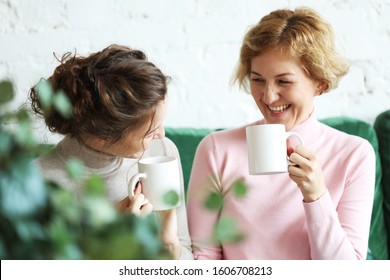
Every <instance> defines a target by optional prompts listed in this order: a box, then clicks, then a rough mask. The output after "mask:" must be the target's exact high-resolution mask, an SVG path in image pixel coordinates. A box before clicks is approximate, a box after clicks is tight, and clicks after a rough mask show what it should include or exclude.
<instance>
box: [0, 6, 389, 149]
mask: <svg viewBox="0 0 390 280" xmlns="http://www.w3.org/2000/svg"><path fill="white" fill-rule="evenodd" d="M301 5H308V6H311V7H312V8H314V9H316V10H317V11H319V12H320V13H321V14H322V15H323V16H324V17H325V18H327V19H328V20H329V21H330V22H331V23H332V25H333V27H334V29H335V32H336V40H337V47H338V49H339V51H340V52H341V53H343V54H344V55H345V56H347V58H349V59H350V60H351V61H352V62H353V64H352V68H351V71H350V73H349V74H348V75H347V76H346V77H345V78H344V79H343V80H342V82H341V83H340V86H339V88H338V89H337V90H334V91H333V92H331V93H329V94H325V95H323V96H321V97H319V98H317V99H316V107H317V115H318V117H319V118H323V117H328V116H340V115H346V116H351V117H357V118H360V119H362V120H365V121H367V122H370V123H372V122H373V121H374V119H375V117H376V116H377V115H378V114H379V113H380V112H382V111H384V110H387V109H390V74H389V72H390V16H389V15H390V0H370V1H366V0H332V1H325V0H320V1H312V0H310V1H309V0H307V1H293V0H292V1H287V0H285V1H283V0H272V1H264V0H263V1H261V0H186V1H180V0H164V1H158V0H107V1H103V0H95V1H92V0H91V1H87V0H35V1H27V0H0V79H1V80H2V79H6V78H8V79H12V80H13V81H14V82H15V85H16V91H17V100H15V103H14V104H13V105H14V107H16V106H19V105H21V104H23V103H24V102H25V101H26V98H27V92H28V89H29V87H30V86H32V85H33V84H34V83H36V82H37V81H38V80H39V78H40V77H47V76H48V75H50V74H51V72H52V71H53V69H54V68H55V66H57V62H56V60H55V59H54V58H53V55H52V54H53V52H55V53H57V54H59V55H61V54H62V53H64V52H66V51H72V50H74V49H77V51H78V52H79V53H80V54H83V55H85V54H88V53H90V52H93V51H97V50H99V49H101V48H103V47H105V46H107V45H108V44H111V43H119V44H125V45H129V46H132V47H136V48H140V49H143V50H145V51H146V52H147V54H148V56H149V58H150V60H151V61H153V62H155V63H156V64H157V65H158V66H160V68H161V69H162V70H163V71H164V72H165V73H166V74H168V75H170V76H172V78H173V80H172V82H171V84H170V107H169V113H168V116H167V120H166V126H171V127H202V128H204V127H207V128H220V127H232V126H238V125H242V124H245V123H247V122H251V121H254V120H256V119H258V118H260V117H261V115H260V113H259V112H258V110H257V108H256V107H255V105H254V103H253V102H252V100H251V97H250V96H248V95H246V94H244V93H242V92H239V90H238V88H237V87H236V86H234V87H230V86H229V79H230V77H231V75H232V72H233V69H234V67H235V64H236V61H237V59H238V53H239V48H240V44H241V39H242V37H243V35H244V33H245V32H246V30H247V28H248V26H249V25H252V24H254V23H255V22H257V21H258V20H259V19H260V18H261V17H262V16H264V15H265V14H267V13H269V12H270V11H271V10H273V9H276V8H283V7H289V8H295V7H297V6H301ZM37 127H39V124H37ZM43 132H44V133H40V134H39V135H40V137H42V139H48V141H56V139H57V138H56V137H53V136H52V135H50V134H49V133H48V132H46V131H45V130H43Z"/></svg>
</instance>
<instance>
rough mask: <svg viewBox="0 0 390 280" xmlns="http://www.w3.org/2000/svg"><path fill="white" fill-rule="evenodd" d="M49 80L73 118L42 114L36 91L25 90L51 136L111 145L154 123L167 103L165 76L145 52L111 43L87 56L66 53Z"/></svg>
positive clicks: (55, 114) (33, 88)
mask: <svg viewBox="0 0 390 280" xmlns="http://www.w3.org/2000/svg"><path fill="white" fill-rule="evenodd" d="M60 63H61V64H60V65H59V66H58V67H57V68H56V69H55V70H54V73H53V74H52V75H51V77H49V78H48V81H49V82H50V83H51V85H52V87H53V91H54V92H57V91H60V90H61V91H63V92H64V93H65V94H66V95H67V97H68V98H69V100H70V102H71V104H72V115H71V117H70V118H69V119H66V118H63V117H62V116H61V114H59V113H58V112H56V111H53V112H51V113H50V114H48V115H47V114H44V113H43V108H42V107H41V103H40V102H39V95H38V92H37V87H36V86H34V87H32V88H31V89H30V91H29V97H30V100H31V107H32V109H33V111H34V112H35V113H37V114H39V115H42V116H44V118H45V122H46V125H47V127H48V128H49V130H50V131H51V132H57V133H60V134H63V135H66V134H69V135H71V136H74V137H76V138H79V137H80V136H81V135H86V136H87V135H88V136H94V137H100V138H104V139H106V140H107V141H109V142H111V143H115V142H116V141H118V140H119V139H121V138H122V137H123V135H124V134H126V133H127V132H129V131H132V130H136V129H138V128H139V127H140V126H141V125H143V124H144V123H145V122H146V121H148V120H152V119H153V116H154V112H155V109H156V106H157V105H158V103H159V102H160V101H163V100H164V99H165V95H166V93H167V83H168V81H169V77H167V76H165V75H164V74H163V73H162V72H161V71H160V69H159V68H157V67H156V66H155V65H154V64H153V63H151V62H149V61H148V60H147V57H146V55H145V53H144V52H142V51H140V50H136V49H131V48H128V47H125V46H120V45H110V46H108V47H107V48H105V49H103V50H102V51H100V52H97V53H93V54H91V55H89V56H87V57H81V56H77V55H76V54H74V55H73V54H72V53H66V54H64V55H63V56H62V59H60Z"/></svg>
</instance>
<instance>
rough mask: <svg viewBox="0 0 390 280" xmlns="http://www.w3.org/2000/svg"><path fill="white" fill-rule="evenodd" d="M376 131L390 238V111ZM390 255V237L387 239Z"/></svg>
mask: <svg viewBox="0 0 390 280" xmlns="http://www.w3.org/2000/svg"><path fill="white" fill-rule="evenodd" d="M374 129H375V131H376V134H377V136H378V142H379V154H380V159H381V164H382V180H381V185H382V190H383V212H384V218H385V223H386V230H387V233H388V236H390V170H389V169H390V110H387V111H385V112H383V113H381V114H380V115H378V117H377V118H376V119H375V122H374ZM387 242H388V248H389V255H390V237H389V238H388V239H387Z"/></svg>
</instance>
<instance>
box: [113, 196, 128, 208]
mask: <svg viewBox="0 0 390 280" xmlns="http://www.w3.org/2000/svg"><path fill="white" fill-rule="evenodd" d="M129 205H130V198H129V197H125V198H124V199H122V200H121V201H119V202H118V203H117V204H116V208H117V209H118V210H119V211H123V210H125V209H126V208H128V207H129Z"/></svg>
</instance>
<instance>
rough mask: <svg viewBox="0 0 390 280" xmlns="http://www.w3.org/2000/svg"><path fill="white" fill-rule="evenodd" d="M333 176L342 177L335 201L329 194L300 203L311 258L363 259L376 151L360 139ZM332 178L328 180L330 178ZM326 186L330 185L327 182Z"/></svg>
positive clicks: (366, 245)
mask: <svg viewBox="0 0 390 280" xmlns="http://www.w3.org/2000/svg"><path fill="white" fill-rule="evenodd" d="M346 162H347V166H346V168H345V169H343V170H340V171H339V172H344V173H346V174H341V173H340V174H332V176H334V177H340V176H342V177H345V178H346V181H345V185H344V191H343V193H342V196H341V199H340V201H339V203H338V205H334V204H333V202H332V199H331V196H330V194H329V193H328V192H327V193H325V194H324V195H323V196H322V197H321V198H320V199H318V200H317V201H315V202H311V203H303V204H304V210H305V213H306V221H307V227H308V235H309V242H310V250H311V257H312V259H333V260H336V259H365V258H366V254H367V248H368V237H369V229H370V220H371V213H372V205H373V197H374V188H375V152H374V150H373V148H372V146H371V145H370V144H369V143H368V142H367V141H365V140H364V141H362V142H360V145H359V146H358V147H356V148H355V149H354V150H353V152H352V153H351V154H350V155H349V156H348V158H347V159H346ZM329 182H331V180H330V181H329ZM328 187H329V186H328Z"/></svg>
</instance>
